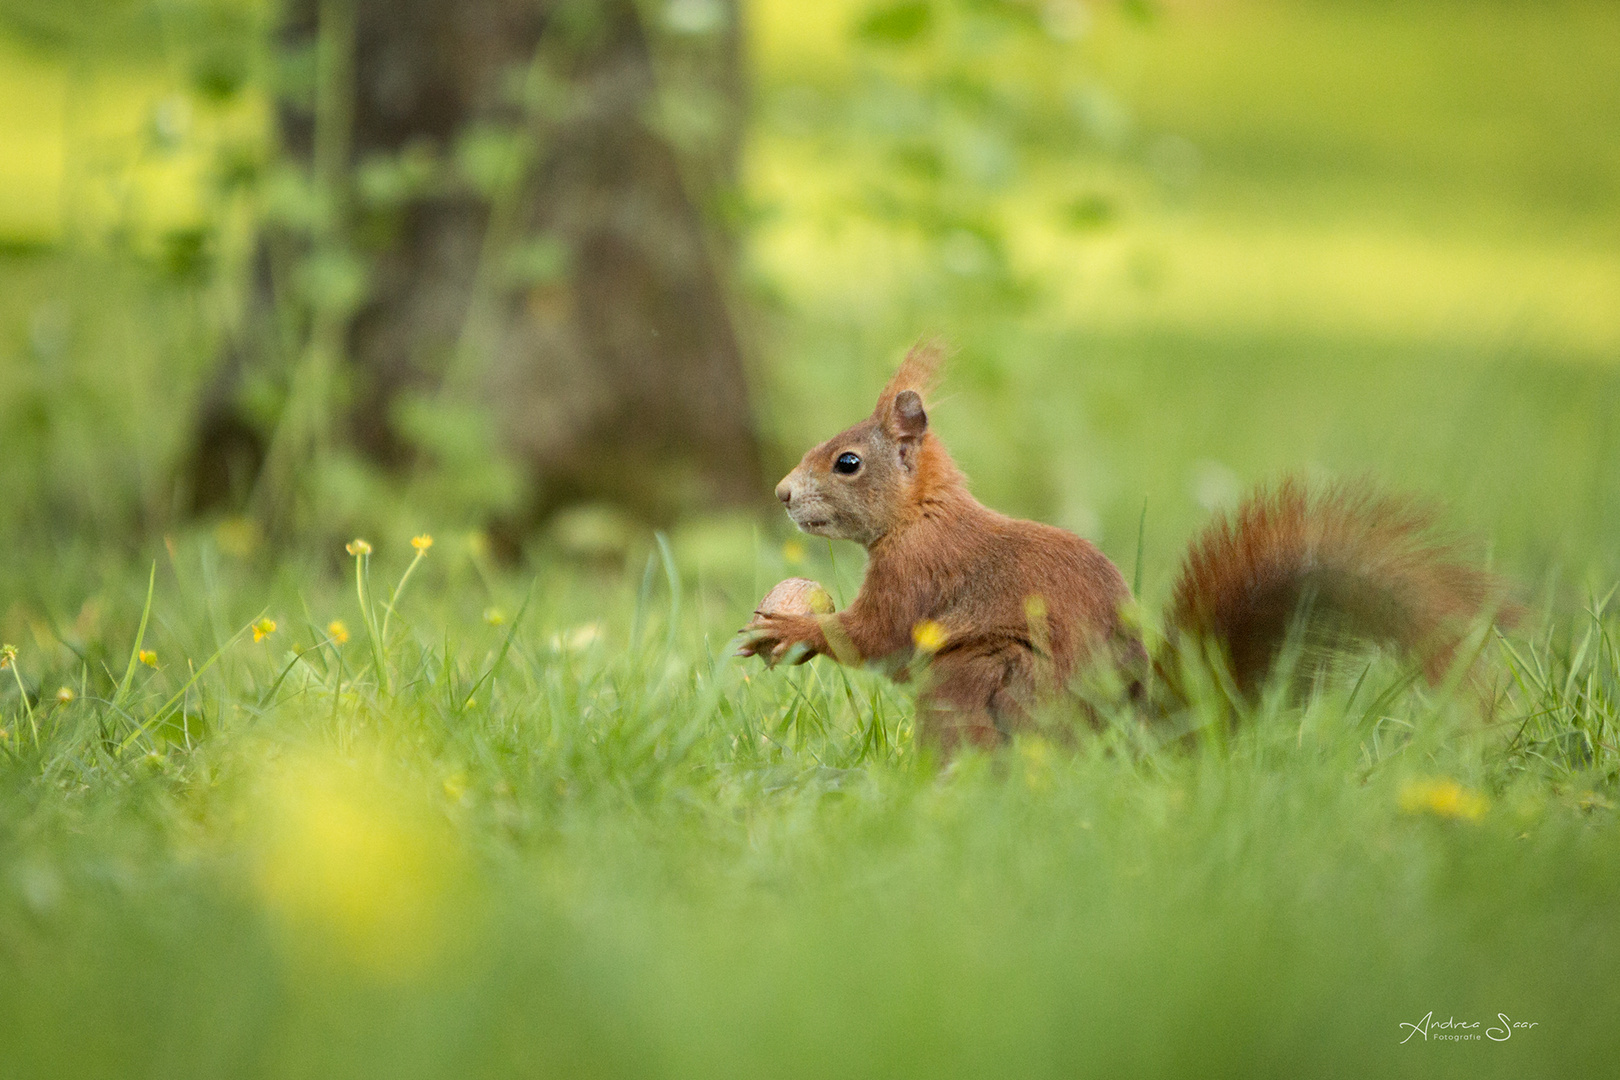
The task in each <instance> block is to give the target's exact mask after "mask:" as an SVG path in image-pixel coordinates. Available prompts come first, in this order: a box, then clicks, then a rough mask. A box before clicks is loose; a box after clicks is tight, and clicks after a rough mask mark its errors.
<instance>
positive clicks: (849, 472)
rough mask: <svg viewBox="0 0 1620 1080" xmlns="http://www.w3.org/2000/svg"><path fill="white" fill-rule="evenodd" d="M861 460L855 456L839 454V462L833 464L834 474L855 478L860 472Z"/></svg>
mask: <svg viewBox="0 0 1620 1080" xmlns="http://www.w3.org/2000/svg"><path fill="white" fill-rule="evenodd" d="M860 467H861V459H860V458H858V457H856V456H855V455H854V454H839V455H838V460H837V461H835V462H833V472H835V473H843V474H844V475H845V476H853V475H855V473H856V472H858V471H859V470H860Z"/></svg>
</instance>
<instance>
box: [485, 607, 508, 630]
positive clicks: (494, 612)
mask: <svg viewBox="0 0 1620 1080" xmlns="http://www.w3.org/2000/svg"><path fill="white" fill-rule="evenodd" d="M484 621H485V622H487V623H489V625H491V626H499V625H501V624H502V623H504V622H505V621H506V612H504V611H502V610H501V609H500V608H498V607H487V608H485V609H484Z"/></svg>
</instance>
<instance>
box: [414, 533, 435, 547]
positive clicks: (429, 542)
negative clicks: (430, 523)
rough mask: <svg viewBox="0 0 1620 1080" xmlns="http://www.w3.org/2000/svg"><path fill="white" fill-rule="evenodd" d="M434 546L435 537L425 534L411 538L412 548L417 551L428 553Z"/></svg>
mask: <svg viewBox="0 0 1620 1080" xmlns="http://www.w3.org/2000/svg"><path fill="white" fill-rule="evenodd" d="M432 546H433V537H431V536H429V535H428V534H427V533H423V534H422V535H421V536H413V537H411V547H413V548H415V549H416V550H417V551H426V550H427V549H428V548H430V547H432Z"/></svg>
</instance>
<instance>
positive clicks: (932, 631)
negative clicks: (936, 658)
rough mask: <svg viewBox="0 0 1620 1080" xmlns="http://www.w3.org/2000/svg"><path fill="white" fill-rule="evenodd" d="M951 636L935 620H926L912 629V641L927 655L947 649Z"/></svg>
mask: <svg viewBox="0 0 1620 1080" xmlns="http://www.w3.org/2000/svg"><path fill="white" fill-rule="evenodd" d="M949 639H950V635H949V634H947V633H946V632H945V628H944V627H943V626H941V625H940V624H939V623H937V622H935V621H934V620H933V619H924V620H923V621H922V622H920V623H918V624H917V625H916V626H913V627H912V628H911V640H912V642H913V643H914V644H915V645H916V646H917V648H919V649H921V650H922V651H923V652H925V653H936V652H939V650H940V649H943V648H944V647H945V642H946V641H948V640H949Z"/></svg>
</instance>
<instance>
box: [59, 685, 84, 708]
mask: <svg viewBox="0 0 1620 1080" xmlns="http://www.w3.org/2000/svg"><path fill="white" fill-rule="evenodd" d="M78 696H79V695H78V694H75V693H74V692H73V687H71V686H64V687H62V689H60V690H58V691H57V692H56V701H57V704H59V705H66V704H67V703H68V702H70V701H72V700H73V699H74V698H76V697H78Z"/></svg>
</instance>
